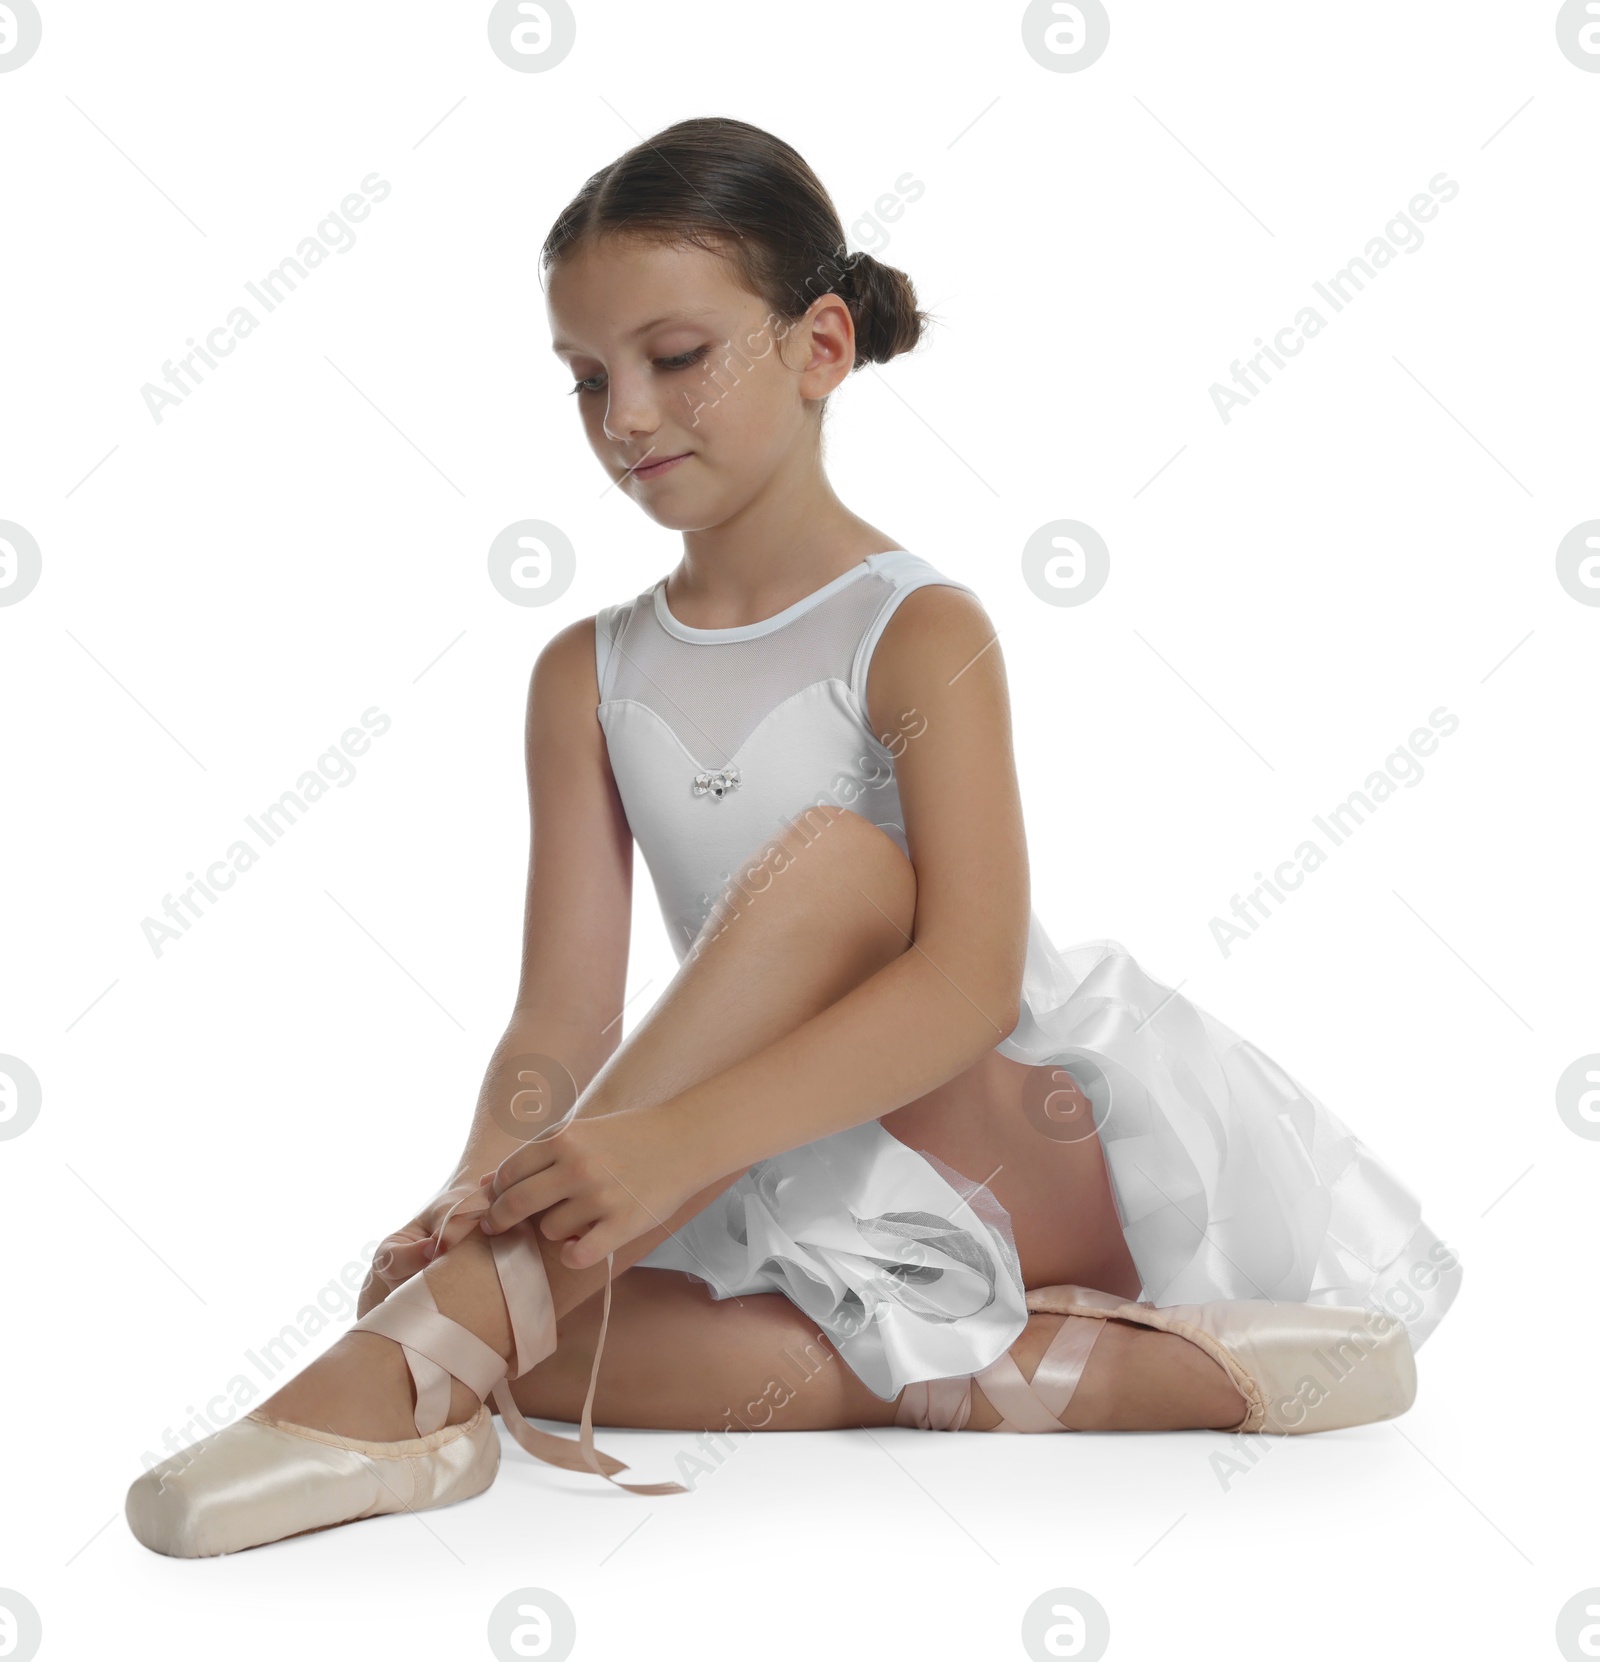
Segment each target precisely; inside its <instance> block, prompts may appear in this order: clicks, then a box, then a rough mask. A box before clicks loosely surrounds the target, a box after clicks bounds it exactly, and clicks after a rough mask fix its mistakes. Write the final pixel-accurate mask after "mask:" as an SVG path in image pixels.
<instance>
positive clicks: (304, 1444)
mask: <svg viewBox="0 0 1600 1662" xmlns="http://www.w3.org/2000/svg"><path fill="white" fill-rule="evenodd" d="M489 1204H490V1202H489V1197H488V1196H487V1195H483V1194H479V1195H472V1196H468V1197H465V1198H464V1199H463V1201H462V1202H461V1203H460V1204H459V1206H458V1207H457V1208H455V1209H453V1210H452V1213H451V1214H450V1216H452V1217H453V1216H454V1215H455V1212H456V1211H459V1212H460V1213H461V1215H462V1216H463V1217H469V1216H474V1215H476V1214H477V1213H479V1212H482V1211H486V1210H487V1209H488V1206H489ZM449 1221H450V1218H449V1217H447V1218H446V1219H445V1220H444V1222H442V1223H441V1224H440V1226H439V1231H438V1234H439V1238H440V1239H442V1238H443V1236H444V1233H445V1229H446V1226H447V1225H448V1223H449ZM489 1240H490V1246H491V1249H492V1251H493V1254H494V1264H495V1270H496V1272H497V1273H498V1275H499V1278H500V1288H501V1292H502V1293H503V1294H504V1296H505V1301H506V1309H507V1311H508V1313H509V1314H510V1318H511V1330H512V1337H513V1342H514V1345H515V1357H514V1362H513V1363H508V1362H507V1361H506V1359H505V1358H504V1357H502V1356H501V1355H500V1353H499V1352H498V1351H496V1350H495V1349H494V1348H493V1347H492V1346H490V1345H487V1344H485V1343H484V1342H483V1340H481V1339H480V1338H479V1337H478V1336H477V1335H476V1334H475V1333H473V1332H472V1331H471V1330H470V1329H469V1328H466V1327H463V1326H462V1324H461V1323H460V1322H457V1321H454V1320H452V1319H451V1318H450V1317H449V1316H446V1315H445V1314H444V1313H443V1312H442V1311H441V1310H440V1309H439V1307H438V1305H437V1304H436V1303H435V1302H434V1298H433V1293H432V1290H431V1289H430V1288H429V1286H428V1282H427V1278H426V1273H425V1272H424V1271H418V1272H417V1274H415V1275H413V1276H412V1277H411V1279H410V1280H409V1281H406V1282H403V1283H402V1284H401V1285H400V1286H399V1287H397V1288H396V1289H395V1290H394V1291H393V1292H392V1293H390V1294H389V1296H388V1297H387V1298H386V1299H385V1300H384V1301H383V1303H381V1304H378V1305H375V1306H374V1307H373V1308H372V1309H371V1310H369V1311H368V1312H367V1313H366V1315H365V1316H363V1317H362V1318H361V1319H360V1320H359V1321H357V1322H355V1323H353V1324H352V1328H351V1331H361V1332H368V1333H382V1334H383V1335H384V1336H385V1337H386V1338H389V1339H393V1340H394V1341H395V1342H396V1343H397V1344H399V1345H400V1346H401V1348H402V1350H403V1352H404V1354H405V1358H406V1363H407V1366H408V1367H409V1368H410V1371H411V1380H412V1384H413V1386H414V1387H415V1390H416V1408H415V1410H414V1412H413V1419H414V1420H415V1422H416V1427H417V1435H416V1436H415V1437H410V1438H405V1439H403V1440H401V1441H399V1442H372V1441H368V1440H366V1439H364V1438H359V1437H345V1436H342V1435H340V1434H338V1433H336V1432H333V1431H330V1430H327V1429H326V1428H324V1429H317V1428H316V1427H313V1426H304V1425H294V1424H291V1423H290V1422H289V1421H286V1420H279V1419H275V1418H274V1417H272V1416H271V1415H268V1414H265V1413H263V1412H262V1411H261V1410H259V1409H257V1410H256V1411H254V1412H253V1413H250V1414H247V1415H245V1417H244V1418H243V1419H242V1420H236V1421H235V1422H234V1423H233V1424H232V1425H229V1426H225V1427H224V1428H223V1429H222V1430H221V1431H218V1432H215V1433H214V1434H213V1435H211V1436H210V1437H206V1438H203V1439H202V1440H201V1441H200V1442H198V1443H196V1444H195V1445H194V1446H192V1447H191V1448H187V1449H183V1450H181V1451H180V1452H179V1453H177V1454H175V1455H172V1456H171V1457H170V1458H168V1459H166V1460H163V1461H161V1462H160V1463H159V1464H158V1465H155V1466H152V1467H151V1468H150V1470H149V1471H147V1472H146V1473H145V1474H144V1475H143V1476H142V1477H140V1478H138V1479H136V1480H135V1481H134V1483H133V1485H132V1486H131V1487H130V1488H129V1490H128V1498H127V1502H126V1506H125V1508H124V1510H125V1513H126V1516H127V1519H128V1526H129V1528H130V1529H131V1530H132V1531H133V1534H134V1536H135V1538H136V1539H137V1540H139V1541H140V1542H141V1543H142V1544H143V1545H144V1546H147V1547H149V1548H150V1549H151V1550H152V1551H153V1552H160V1553H165V1554H166V1555H168V1556H169V1557H173V1558H206V1557H211V1556H213V1555H215V1554H217V1553H225V1552H239V1551H242V1550H243V1549H244V1548H246V1547H254V1546H264V1545H265V1544H266V1543H267V1542H269V1541H279V1540H283V1539H285V1538H287V1537H289V1536H292V1535H305V1534H308V1533H310V1532H311V1531H313V1530H318V1529H330V1528H332V1527H334V1526H335V1525H336V1524H342V1523H354V1522H356V1521H358V1520H359V1519H362V1518H373V1517H380V1516H382V1515H384V1514H386V1513H391V1512H421V1511H426V1510H430V1509H432V1508H434V1507H438V1506H449V1505H452V1504H453V1503H454V1502H456V1501H460V1500H467V1499H470V1498H471V1497H472V1496H473V1495H477V1494H481V1493H482V1492H483V1491H484V1490H485V1489H487V1488H488V1487H489V1485H490V1484H491V1483H493V1482H494V1479H495V1473H496V1471H497V1469H498V1467H499V1463H500V1439H499V1437H498V1436H497V1435H496V1433H495V1429H494V1417H493V1415H492V1414H491V1412H490V1410H489V1406H488V1403H487V1402H486V1401H485V1400H484V1399H485V1398H487V1397H489V1396H491V1395H492V1396H493V1398H494V1404H495V1407H496V1408H498V1409H499V1410H500V1417H501V1418H502V1420H504V1422H505V1427H506V1430H507V1431H509V1432H510V1433H511V1435H512V1436H513V1437H515V1438H516V1440H517V1441H518V1442H519V1443H520V1444H521V1445H522V1446H523V1448H525V1449H526V1450H527V1451H528V1453H529V1454H531V1455H533V1456H534V1457H535V1458H536V1459H538V1460H543V1461H545V1462H547V1463H548V1464H550V1465H553V1466H562V1467H565V1468H566V1469H567V1470H568V1471H589V1472H593V1473H595V1474H596V1475H597V1476H600V1477H604V1478H606V1479H607V1480H608V1481H609V1482H612V1483H615V1484H616V1485H617V1487H618V1488H620V1489H627V1490H629V1491H631V1492H632V1493H633V1494H636V1495H671V1494H687V1493H688V1490H687V1489H686V1487H685V1486H684V1485H683V1484H681V1483H624V1482H622V1481H621V1480H620V1479H618V1478H617V1477H616V1476H615V1475H614V1474H615V1473H617V1472H625V1471H626V1470H627V1469H628V1468H627V1466H626V1465H625V1464H624V1463H623V1462H622V1461H621V1460H618V1459H616V1458H614V1457H613V1456H612V1455H609V1454H602V1453H601V1452H600V1451H599V1450H598V1449H597V1448H596V1447H595V1446H594V1425H593V1419H592V1409H593V1406H594V1393H595V1383H596V1381H597V1380H598V1378H599V1375H600V1356H601V1353H602V1351H603V1350H604V1348H605V1337H606V1327H607V1325H608V1324H609V1322H610V1319H611V1255H610V1254H609V1253H608V1254H607V1255H606V1290H605V1303H604V1305H603V1307H602V1312H601V1318H600V1334H599V1338H598V1339H597V1340H596V1342H595V1352H594V1364H593V1367H592V1368H591V1370H590V1374H589V1391H588V1395H587V1396H586V1397H585V1399H584V1404H583V1418H582V1422H581V1426H580V1430H579V1435H578V1436H577V1438H576V1439H574V1438H571V1437H562V1436H557V1435H556V1434H555V1433H553V1432H548V1431H540V1430H538V1429H537V1428H536V1427H534V1426H531V1425H529V1424H528V1422H527V1421H526V1420H525V1419H524V1418H523V1417H522V1414H521V1412H520V1411H519V1409H518V1408H517V1405H516V1401H515V1399H514V1398H513V1397H512V1395H511V1388H510V1381H511V1380H512V1379H520V1378H521V1377H522V1375H523V1374H525V1373H526V1372H527V1371H528V1370H529V1369H530V1368H532V1367H533V1366H534V1365H535V1364H536V1363H538V1362H541V1361H543V1360H544V1358H545V1357H547V1356H548V1355H549V1354H550V1353H551V1352H552V1351H553V1350H554V1349H555V1348H556V1323H555V1310H554V1305H553V1303H552V1300H551V1296H550V1281H549V1277H548V1276H547V1275H546V1274H545V1269H544V1260H543V1259H542V1258H541V1257H540V1254H539V1249H538V1247H537V1245H536V1244H535V1243H534V1242H533V1240H532V1239H531V1238H530V1236H529V1233H528V1231H527V1230H526V1229H516V1230H508V1231H505V1232H503V1233H500V1234H497V1235H492V1236H490V1238H489ZM452 1376H454V1377H455V1378H456V1379H459V1380H460V1381H461V1382H462V1384H463V1385H465V1386H466V1387H467V1389H468V1390H470V1391H471V1392H472V1393H473V1394H474V1395H475V1396H477V1398H478V1399H479V1407H478V1411H477V1413H476V1414H474V1415H473V1416H472V1418H471V1419H469V1420H467V1421H465V1422H464V1423H462V1424H460V1425H446V1424H445V1419H446V1417H447V1416H448V1414H449V1411H450V1380H451V1377H452Z"/></svg>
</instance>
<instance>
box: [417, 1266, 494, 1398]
mask: <svg viewBox="0 0 1600 1662" xmlns="http://www.w3.org/2000/svg"><path fill="white" fill-rule="evenodd" d="M422 1273H423V1275H424V1276H426V1277H427V1281H428V1291H429V1292H430V1293H432V1295H433V1302H434V1303H435V1304H436V1305H437V1306H438V1307H439V1310H440V1312H441V1313H442V1314H444V1315H446V1316H448V1317H449V1318H450V1319H451V1320H452V1321H456V1322H460V1323H461V1325H462V1326H463V1327H465V1328H467V1329H468V1330H469V1331H470V1332H472V1333H474V1334H475V1335H476V1336H477V1337H478V1338H480V1339H481V1340H483V1342H484V1343H485V1344H486V1345H488V1346H489V1347H490V1349H492V1350H493V1351H494V1352H495V1353H496V1354H497V1355H499V1356H502V1357H504V1358H505V1360H506V1361H507V1362H508V1363H509V1362H510V1361H511V1360H512V1357H513V1354H514V1352H515V1348H516V1343H515V1340H514V1338H513V1336H512V1332H511V1313H510V1311H508V1310H507V1309H506V1301H505V1294H504V1293H503V1292H502V1291H501V1289H500V1277H499V1274H498V1272H497V1271H496V1269H495V1264H494V1249H493V1247H492V1246H491V1245H490V1244H489V1240H488V1237H487V1236H485V1235H482V1234H474V1235H468V1236H466V1237H465V1238H464V1239H463V1240H461V1241H459V1242H458V1243H457V1244H456V1245H455V1246H453V1247H451V1249H450V1250H449V1251H448V1252H447V1253H445V1254H444V1255H443V1256H442V1257H440V1258H435V1259H434V1261H433V1262H432V1263H431V1264H429V1265H428V1266H427V1268H426V1269H425V1270H423V1272H422ZM454 1384H455V1387H456V1389H457V1390H458V1391H465V1390H466V1387H465V1386H463V1385H462V1384H461V1382H460V1380H456V1381H454ZM467 1394H468V1395H469V1396H470V1395H471V1393H470V1392H468V1393H467ZM472 1400H473V1401H474V1402H475V1401H476V1400H477V1399H476V1398H475V1397H474V1398H473V1399H472Z"/></svg>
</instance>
